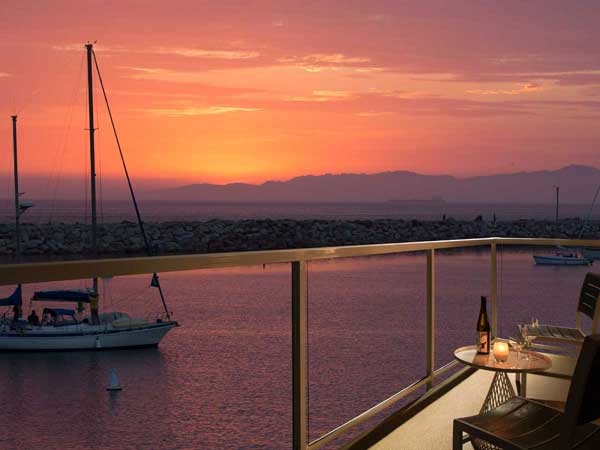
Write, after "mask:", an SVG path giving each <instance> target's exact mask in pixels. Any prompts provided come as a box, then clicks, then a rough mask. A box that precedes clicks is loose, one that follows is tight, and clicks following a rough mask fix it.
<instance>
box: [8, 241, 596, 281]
mask: <svg viewBox="0 0 600 450" xmlns="http://www.w3.org/2000/svg"><path fill="white" fill-rule="evenodd" d="M494 243H495V244H498V245H521V246H527V245H536V246H538V245H542V246H552V245H564V246H586V247H600V240H591V239H587V240H580V239H544V238H502V237H490V238H475V239H453V240H442V241H421V242H400V243H393V244H370V245H349V246H340V247H318V248H302V249H290V250H262V251H249V252H231V253H205V254H192V255H169V256H153V257H149V256H144V257H134V258H106V259H93V260H72V261H53V262H39V263H22V264H2V265H0V286H5V285H10V284H17V283H39V282H46V281H64V280H79V279H85V278H90V277H92V276H97V277H112V276H121V275H141V274H148V273H154V272H177V271H184V270H196V269H218V268H226V267H240V266H254V265H262V264H277V263H292V262H294V261H313V260H321V259H336V258H350V257H360V256H377V255H388V254H393V253H405V252H416V251H424V250H443V249H453V248H461V247H481V246H487V245H491V244H494Z"/></svg>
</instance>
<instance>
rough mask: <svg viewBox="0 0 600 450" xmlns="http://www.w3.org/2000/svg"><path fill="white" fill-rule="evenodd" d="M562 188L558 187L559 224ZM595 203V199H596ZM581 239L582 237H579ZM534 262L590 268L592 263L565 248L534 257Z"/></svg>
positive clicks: (542, 264) (543, 264) (540, 264)
mask: <svg viewBox="0 0 600 450" xmlns="http://www.w3.org/2000/svg"><path fill="white" fill-rule="evenodd" d="M559 193H560V187H558V186H556V221H557V222H558V204H559ZM594 201H595V199H594ZM579 237H580V238H581V236H579ZM533 260H534V262H535V264H536V265H538V266H589V265H590V264H592V261H591V260H590V259H588V258H587V257H586V256H585V255H583V256H582V255H580V254H579V253H577V252H576V251H573V250H569V249H567V248H565V247H560V246H559V247H556V250H555V252H554V254H553V255H533Z"/></svg>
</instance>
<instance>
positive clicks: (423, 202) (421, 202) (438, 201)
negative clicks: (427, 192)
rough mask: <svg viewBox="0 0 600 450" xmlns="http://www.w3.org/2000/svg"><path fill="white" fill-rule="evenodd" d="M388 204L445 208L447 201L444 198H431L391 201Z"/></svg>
mask: <svg viewBox="0 0 600 450" xmlns="http://www.w3.org/2000/svg"><path fill="white" fill-rule="evenodd" d="M387 203H391V204H393V205H399V206H445V205H446V201H445V200H444V199H443V198H442V197H431V198H429V199H407V200H402V199H390V200H388V201H387Z"/></svg>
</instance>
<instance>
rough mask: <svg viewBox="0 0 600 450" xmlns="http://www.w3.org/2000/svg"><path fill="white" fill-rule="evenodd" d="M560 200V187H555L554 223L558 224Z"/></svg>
mask: <svg viewBox="0 0 600 450" xmlns="http://www.w3.org/2000/svg"><path fill="white" fill-rule="evenodd" d="M559 198H560V186H556V221H557V222H558V201H559Z"/></svg>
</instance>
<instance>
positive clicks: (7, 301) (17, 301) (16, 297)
mask: <svg viewBox="0 0 600 450" xmlns="http://www.w3.org/2000/svg"><path fill="white" fill-rule="evenodd" d="M22 304H23V298H22V296H21V285H19V286H17V288H16V289H15V292H13V293H12V294H10V296H9V297H6V298H3V299H0V306H9V305H22Z"/></svg>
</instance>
